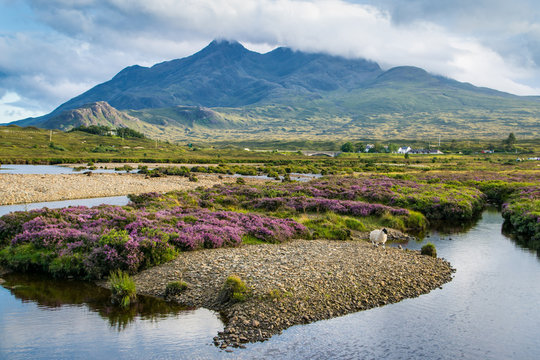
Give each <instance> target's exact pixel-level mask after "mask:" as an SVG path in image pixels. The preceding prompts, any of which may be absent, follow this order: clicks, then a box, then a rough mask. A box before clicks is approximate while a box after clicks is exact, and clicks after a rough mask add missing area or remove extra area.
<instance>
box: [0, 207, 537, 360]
mask: <svg viewBox="0 0 540 360" xmlns="http://www.w3.org/2000/svg"><path fill="white" fill-rule="evenodd" d="M501 225H502V217H501V215H500V213H498V212H496V211H487V212H485V213H484V214H483V217H482V219H481V220H479V222H478V223H477V224H476V225H474V226H473V227H472V228H471V229H470V230H467V231H466V232H463V233H454V234H451V235H448V234H440V233H437V232H434V233H431V234H430V237H429V238H428V239H426V240H424V241H423V242H419V243H409V244H407V245H406V246H407V247H409V248H411V249H419V248H420V247H421V246H422V245H423V244H424V243H426V242H427V241H428V240H429V241H431V242H433V243H434V244H435V245H436V247H437V252H438V254H439V256H441V257H444V258H446V259H447V260H449V261H450V262H451V263H452V265H453V266H454V268H456V269H457V271H456V273H455V277H454V280H453V281H451V282H450V283H448V284H445V285H444V286H443V287H442V289H436V290H434V291H432V292H431V293H429V294H426V295H423V296H421V297H419V298H415V299H407V300H405V301H402V302H400V303H397V304H392V305H387V306H384V307H381V308H376V309H372V310H368V311H363V312H359V313H355V314H350V315H347V316H343V317H340V318H335V319H331V320H326V321H320V322H316V323H313V324H309V325H302V326H294V327H292V328H290V329H288V330H285V331H284V332H283V334H281V335H277V336H274V337H272V338H271V339H270V340H269V341H266V342H264V343H256V344H249V345H248V347H247V349H244V350H241V349H238V350H234V352H233V353H226V352H223V351H220V350H219V349H217V348H215V347H214V346H213V345H211V344H210V342H211V339H212V337H213V336H214V335H215V334H216V333H217V331H219V330H220V329H221V328H222V325H221V323H220V321H219V319H218V317H217V315H216V314H214V313H211V312H209V311H206V310H198V312H190V313H174V312H172V313H169V315H167V314H162V315H160V316H159V317H155V318H153V319H151V320H149V319H145V318H144V317H143V316H139V315H138V316H135V317H134V320H133V321H131V322H129V323H128V324H127V325H126V326H125V328H123V329H120V330H119V329H118V326H115V325H114V324H113V325H111V321H110V320H108V318H107V317H104V316H103V314H102V313H100V312H99V311H97V312H96V311H95V310H93V309H92V306H89V305H85V304H84V303H78V302H75V303H76V304H74V305H62V306H60V307H54V308H49V307H47V306H45V307H44V305H43V304H40V303H39V300H36V299H31V298H28V299H24V298H21V297H19V298H17V297H16V296H17V295H16V294H15V295H14V294H13V291H12V290H11V291H10V290H7V289H2V288H0V334H2V336H1V337H0V358H2V357H9V358H26V356H29V357H31V358H51V357H53V358H77V357H79V358H89V357H91V358H101V357H105V358H112V357H116V358H126V359H131V358H133V359H147V358H179V359H193V358H195V359H196V358H200V359H207V358H239V359H268V358H274V359H329V358H340V359H364V358H365V359H538V358H540V342H539V341H538V334H539V333H540V312H539V311H538V304H540V285H539V284H538V280H539V279H540V261H539V257H538V256H537V254H536V252H534V251H530V250H527V249H524V248H521V247H519V246H518V245H516V244H515V243H514V242H513V241H512V240H511V239H509V238H507V237H506V236H504V235H503V234H501ZM113 323H114V322H113ZM4 334H7V335H4ZM8 355H9V356H8Z"/></svg>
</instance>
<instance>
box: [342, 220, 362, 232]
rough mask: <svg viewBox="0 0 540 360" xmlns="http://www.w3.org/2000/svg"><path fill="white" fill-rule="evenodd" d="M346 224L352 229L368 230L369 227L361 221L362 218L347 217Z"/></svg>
mask: <svg viewBox="0 0 540 360" xmlns="http://www.w3.org/2000/svg"><path fill="white" fill-rule="evenodd" d="M345 225H346V226H347V227H348V228H349V229H351V230H356V231H367V228H366V226H365V225H364V223H363V222H361V221H360V220H357V219H353V218H346V219H345Z"/></svg>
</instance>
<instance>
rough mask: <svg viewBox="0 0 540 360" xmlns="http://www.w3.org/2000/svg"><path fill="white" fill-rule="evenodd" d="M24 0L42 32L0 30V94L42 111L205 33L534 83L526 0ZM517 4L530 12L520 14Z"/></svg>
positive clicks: (501, 82) (494, 80)
mask: <svg viewBox="0 0 540 360" xmlns="http://www.w3.org/2000/svg"><path fill="white" fill-rule="evenodd" d="M0 1H1V0H0ZM27 2H28V4H29V6H30V7H31V8H32V9H33V11H34V14H35V19H36V21H40V22H41V23H42V24H44V25H45V26H46V27H47V28H48V29H49V30H48V32H46V33H36V32H27V33H15V34H4V35H2V34H1V33H0V71H3V72H4V73H5V74H6V76H5V77H4V78H0V93H1V91H4V92H5V91H11V92H15V93H17V94H19V95H20V97H21V98H24V99H25V100H24V101H28V102H29V103H30V102H33V103H34V104H41V106H42V109H43V111H50V110H51V109H52V108H53V107H56V106H57V105H59V104H60V102H62V101H65V100H67V99H68V98H69V97H72V96H75V95H77V94H79V93H80V92H82V91H84V90H86V89H87V88H88V87H90V86H92V85H94V84H97V83H99V82H103V81H106V80H108V79H109V78H110V77H112V76H113V75H114V74H115V73H116V72H118V71H120V70H121V69H122V68H123V67H125V66H129V65H133V64H140V65H145V66H148V65H152V64H154V63H156V62H160V61H164V60H169V59H172V58H179V57H183V56H187V55H189V54H192V53H194V52H195V51H197V50H199V49H200V48H202V47H203V46H204V45H205V44H206V43H208V42H209V41H210V40H212V39H213V38H227V39H234V40H239V41H242V42H248V43H251V44H265V45H267V47H271V46H277V45H285V46H290V47H293V48H295V49H298V50H304V51H323V52H328V53H331V54H337V55H342V56H347V57H365V58H368V59H370V60H375V61H377V62H379V63H381V64H386V65H387V66H395V65H416V66H420V67H423V68H426V69H427V70H429V71H432V72H435V73H439V74H443V75H446V76H449V77H454V78H457V79H458V80H461V81H469V82H472V83H474V84H477V85H481V86H489V87H495V88H498V89H502V90H506V91H510V92H519V93H530V92H532V91H533V88H536V87H539V85H540V72H539V71H538V67H537V66H536V64H537V63H540V62H539V61H540V50H539V49H540V47H538V46H537V45H538V39H539V37H538V25H537V23H536V22H535V20H534V19H533V17H534V16H536V15H538V9H537V8H538V6H536V7H535V6H533V5H534V4H533V2H532V0H515V2H514V3H517V4H518V6H516V8H517V9H514V8H512V7H511V6H510V5H508V3H509V2H506V1H488V0H481V1H479V2H474V1H464V0H456V1H452V2H451V1H433V0H431V1H428V0H410V1H400V0H381V1H375V0H365V1H350V2H349V3H347V2H345V1H341V0H312V1H295V0H258V1H255V0H250V1H248V0H227V1H226V0H198V1H193V0H155V1H148V0H129V1H128V0H101V1H98V0H72V1H68V0H47V1H45V0H27ZM353 3H354V4H353ZM488 5H489V6H488ZM521 5H527V6H529V5H530V7H532V10H531V11H530V13H529V14H526V16H525V17H523V19H524V20H523V21H522V22H519V21H518V20H519V18H520V16H519V15H520V14H522V13H523V12H524V11H525V10H522V9H521ZM525 9H527V7H525ZM535 14H536V15H535ZM505 18H507V19H509V20H508V21H503V20H504V19H505ZM479 63H480V65H479ZM524 84H526V85H528V86H526V85H524ZM29 106H30V105H29ZM0 121H1V120H0Z"/></svg>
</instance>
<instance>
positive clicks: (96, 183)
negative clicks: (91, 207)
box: [0, 173, 260, 205]
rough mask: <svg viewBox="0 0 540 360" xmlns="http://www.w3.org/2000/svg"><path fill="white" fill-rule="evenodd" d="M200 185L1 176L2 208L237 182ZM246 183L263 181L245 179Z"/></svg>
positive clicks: (176, 179)
mask: <svg viewBox="0 0 540 360" xmlns="http://www.w3.org/2000/svg"><path fill="white" fill-rule="evenodd" d="M197 178H198V181H197V182H192V181H189V179H188V178H186V177H180V176H167V177H156V178H152V177H147V176H145V175H142V174H120V173H119V174H99V173H92V174H90V176H89V175H86V174H53V175H51V174H47V175H33V174H30V175H29V174H0V205H13V204H24V203H34V202H44V201H59V200H71V199H85V198H94V197H105V196H120V195H129V194H142V193H147V192H167V191H173V190H188V189H194V188H196V187H198V186H202V187H211V186H213V185H215V184H222V183H224V182H234V181H235V180H236V178H234V177H223V179H220V178H219V177H218V176H217V175H197ZM246 182H247V183H255V182H260V180H256V179H249V178H246Z"/></svg>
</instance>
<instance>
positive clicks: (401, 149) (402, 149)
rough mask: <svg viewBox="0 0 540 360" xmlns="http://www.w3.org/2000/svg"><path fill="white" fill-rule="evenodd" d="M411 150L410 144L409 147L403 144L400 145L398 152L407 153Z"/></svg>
mask: <svg viewBox="0 0 540 360" xmlns="http://www.w3.org/2000/svg"><path fill="white" fill-rule="evenodd" d="M409 151H411V147H410V146H407V147H405V146H402V147H400V148H399V149H398V150H397V153H398V154H406V153H408V152H409Z"/></svg>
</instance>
